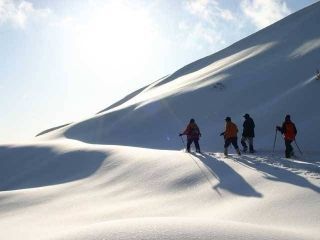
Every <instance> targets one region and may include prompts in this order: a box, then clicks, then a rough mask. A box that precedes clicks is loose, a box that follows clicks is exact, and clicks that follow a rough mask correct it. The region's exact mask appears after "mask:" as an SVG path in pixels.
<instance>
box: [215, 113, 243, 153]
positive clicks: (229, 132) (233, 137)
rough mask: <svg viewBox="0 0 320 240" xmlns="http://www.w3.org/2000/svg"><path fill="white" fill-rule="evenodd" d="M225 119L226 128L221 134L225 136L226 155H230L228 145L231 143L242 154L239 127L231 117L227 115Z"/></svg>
mask: <svg viewBox="0 0 320 240" xmlns="http://www.w3.org/2000/svg"><path fill="white" fill-rule="evenodd" d="M225 121H226V125H225V130H224V132H222V133H221V134H220V136H224V155H225V156H228V147H229V146H230V144H232V145H233V147H234V149H235V150H236V151H237V153H238V155H241V153H240V150H239V147H238V137H237V134H238V127H237V125H236V124H235V123H233V122H232V121H231V118H230V117H226V118H225Z"/></svg>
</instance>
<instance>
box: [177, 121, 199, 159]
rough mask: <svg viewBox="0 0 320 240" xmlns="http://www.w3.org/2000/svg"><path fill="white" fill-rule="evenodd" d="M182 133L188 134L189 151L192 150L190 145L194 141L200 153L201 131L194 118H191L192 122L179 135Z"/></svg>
mask: <svg viewBox="0 0 320 240" xmlns="http://www.w3.org/2000/svg"><path fill="white" fill-rule="evenodd" d="M182 135H187V151H188V152H190V146H191V144H192V142H194V145H195V146H196V152H199V153H200V145H199V138H200V137H201V133H200V129H199V127H198V125H197V124H196V122H195V120H194V119H193V118H191V119H190V122H189V124H188V126H187V128H186V129H185V130H184V131H183V133H180V134H179V136H182Z"/></svg>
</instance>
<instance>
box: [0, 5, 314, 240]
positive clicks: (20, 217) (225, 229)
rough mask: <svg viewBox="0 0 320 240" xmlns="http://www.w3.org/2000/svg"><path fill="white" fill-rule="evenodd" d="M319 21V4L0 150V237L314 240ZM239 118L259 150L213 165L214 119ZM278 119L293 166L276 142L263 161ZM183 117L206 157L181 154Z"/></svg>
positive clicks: (217, 146) (217, 127)
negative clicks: (294, 153)
mask: <svg viewBox="0 0 320 240" xmlns="http://www.w3.org/2000/svg"><path fill="white" fill-rule="evenodd" d="M319 19H320V3H317V4H314V5H312V6H310V7H308V8H306V9H304V10H302V11H300V12H298V13H296V14H293V15H291V16H289V17H287V18H286V19H284V20H282V21H280V22H278V23H276V24H274V25H272V26H270V27H268V28H266V29H264V30H262V31H260V32H258V33H256V34H254V35H252V36H250V37H248V38H246V39H243V40H242V41H240V42H238V43H235V44H234V45H232V46H230V47H229V48H226V49H224V50H222V51H220V52H218V53H216V54H213V55H211V56H208V57H206V58H203V59H200V60H198V61H196V62H194V63H191V64H189V65H187V66H185V67H184V68H182V69H180V70H178V71H177V72H175V73H174V74H172V75H170V76H167V77H165V78H163V79H160V80H158V81H156V82H154V83H152V84H150V85H149V86H146V87H144V88H141V89H139V90H137V91H135V92H133V93H131V94H129V95H128V96H127V97H125V98H124V99H122V100H120V101H118V102H117V103H115V104H113V105H112V106H110V107H108V108H106V109H105V110H102V111H101V112H100V113H99V114H97V115H96V116H94V117H92V118H89V119H86V120H83V121H82V122H78V123H72V124H70V125H65V126H62V127H57V128H52V129H49V130H46V131H43V132H42V133H41V134H39V135H40V136H39V137H38V138H37V139H36V140H35V141H34V142H30V143H26V144H20V145H2V146H0V228H1V231H0V239H25V240H28V239H46V240H48V239H51V240H53V239H54V240H58V239H59V240H62V239H64V240H71V239H77V240H79V239H80V240H81V239H86V240H88V239H89V240H91V239H126V240H128V239H183V240H188V239H210V240H211V239H217V240H231V239H232V240H233V239H246V240H247V239H248V240H253V239H262V240H267V239H268V240H271V239H272V240H275V239H277V240H284V239H286V240H295V239H300V240H316V239H319V228H320V218H319V216H320V202H319V194H320V160H319V157H318V156H319V154H318V153H319V150H318V147H317V140H318V138H319V137H318V135H319V130H320V127H319V124H318V122H319V120H320V114H319V113H320V112H319V111H318V110H317V109H318V108H317V102H318V101H319V100H320V99H319V98H320V97H319V93H318V92H319V91H320V82H319V81H316V80H315V78H314V72H315V69H316V68H318V67H320V66H317V65H319V64H320V63H319V61H318V60H319V58H318V57H319V56H320V32H319V31H317V29H318V26H320V24H319V23H320V22H319V21H320V20H319ZM246 112H248V113H250V114H251V115H252V116H253V118H254V120H255V122H256V125H257V131H256V135H257V138H256V139H255V144H256V148H257V149H258V150H259V151H258V153H257V154H255V155H250V154H249V155H242V156H240V157H238V156H232V157H231V158H223V157H222V154H221V153H219V151H221V149H222V144H223V140H222V139H221V138H220V137H219V136H218V134H219V133H220V132H221V130H222V129H223V126H224V118H225V116H227V115H228V116H231V117H232V118H233V119H234V120H235V122H236V123H237V124H238V125H239V127H241V123H242V121H243V118H242V115H243V114H244V113H246ZM287 113H290V114H291V115H292V118H293V120H294V121H295V123H296V125H297V127H298V131H299V135H298V142H299V144H300V145H301V148H302V150H303V151H304V155H303V156H301V159H300V160H288V159H285V158H283V157H282V155H283V146H282V144H283V143H282V142H281V140H280V136H278V141H277V148H276V152H275V153H272V152H271V149H272V144H273V139H274V133H275V125H276V124H280V123H281V121H282V120H283V117H284V115H285V114H287ZM191 117H193V118H195V119H196V121H197V122H198V124H199V126H200V128H201V130H202V134H203V137H202V138H201V141H200V143H201V146H202V148H203V150H205V151H206V152H205V153H204V154H198V155H196V154H187V153H185V152H183V151H180V150H181V149H182V148H183V143H182V142H181V139H180V138H179V137H178V136H177V135H178V133H179V132H180V131H181V130H182V129H183V128H184V127H185V125H186V123H187V122H188V121H189V119H190V118H191ZM280 144H281V145H280ZM177 150H178V151H177Z"/></svg>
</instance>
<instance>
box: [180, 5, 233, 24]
mask: <svg viewBox="0 0 320 240" xmlns="http://www.w3.org/2000/svg"><path fill="white" fill-rule="evenodd" d="M186 8H187V10H188V11H189V12H190V13H191V14H193V15H196V16H198V17H200V18H202V19H204V20H206V21H209V22H211V21H213V20H216V19H223V20H228V21H230V20H234V19H235V17H234V16H233V14H232V12H231V11H230V10H228V9H223V8H221V7H220V6H219V3H218V2H217V1H215V0H189V1H188V2H187V3H186Z"/></svg>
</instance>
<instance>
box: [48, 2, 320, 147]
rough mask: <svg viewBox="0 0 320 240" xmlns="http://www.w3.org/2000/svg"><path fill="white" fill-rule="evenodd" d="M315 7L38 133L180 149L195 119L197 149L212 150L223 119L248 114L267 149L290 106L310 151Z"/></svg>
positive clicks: (318, 41)
mask: <svg viewBox="0 0 320 240" xmlns="http://www.w3.org/2000/svg"><path fill="white" fill-rule="evenodd" d="M319 6H320V5H319V4H318V3H317V4H314V5H312V6H310V7H308V8H306V9H304V10H301V11H300V12H297V13H295V14H293V15H291V16H289V17H287V18H285V19H283V20H281V21H279V22H277V23H276V24H273V25H272V26H269V27H267V28H265V29H263V30H261V31H259V32H257V33H256V34H253V35H251V36H249V37H247V38H245V39H243V40H241V41H239V42H237V43H235V44H233V45H231V46H230V47H228V48H226V49H224V50H221V51H220V52H218V53H215V54H213V55H210V56H208V57H205V58H203V59H200V60H198V61H195V62H194V63H191V64H189V65H187V66H185V67H183V68H182V69H180V70H178V71H176V72H175V73H173V74H172V75H169V76H167V77H165V78H163V79H160V80H158V81H156V82H155V83H152V84H150V85H149V86H147V87H145V88H143V89H140V90H138V91H136V92H135V93H133V94H130V95H129V96H128V97H127V98H125V99H124V100H123V101H120V102H119V104H116V105H113V107H112V108H108V110H107V111H103V112H101V113H99V114H98V115H97V116H94V117H93V118H90V119H86V120H84V121H81V122H78V123H74V124H72V125H69V126H67V127H65V128H63V129H60V130H59V131H56V132H52V133H51V134H47V135H46V136H43V138H56V137H58V138H59V137H67V138H70V139H76V140H80V141H84V142H87V143H94V144H116V145H125V146H137V147H149V148H156V149H180V147H181V144H180V139H179V138H177V133H178V132H179V131H181V130H182V129H183V128H184V127H185V125H186V123H187V122H188V121H189V119H190V118H195V119H196V122H197V123H198V125H199V127H200V129H201V131H202V133H203V138H202V139H201V144H202V145H203V147H204V149H206V150H208V151H217V150H221V139H220V138H219V137H218V136H217V133H220V132H221V129H223V127H224V118H225V117H226V116H230V117H232V119H233V120H234V121H235V123H237V124H238V126H239V128H240V127H241V125H242V122H243V117H242V116H243V115H244V113H249V114H250V115H251V116H252V117H253V118H254V120H255V122H256V125H257V127H256V132H257V138H256V142H257V146H260V148H261V149H264V150H266V149H269V150H270V148H271V147H272V142H273V137H274V129H275V126H276V125H280V124H281V123H282V121H283V120H284V116H285V115H286V114H288V113H289V114H291V115H292V119H293V121H294V122H295V123H296V125H297V127H298V131H299V133H298V140H299V142H300V143H301V145H302V148H303V149H304V150H305V151H316V150H318V146H317V139H318V137H317V136H316V135H315V134H314V132H317V131H318V130H320V129H319V127H318V125H319V124H317V123H318V121H319V118H320V116H319V114H318V112H317V111H313V109H315V108H316V106H314V104H315V103H316V102H318V101H320V99H319V96H320V95H319V94H318V93H319V91H320V84H319V82H318V81H316V77H315V69H316V68H319V67H320V66H319V61H318V56H319V54H320V35H319V32H317V31H314V29H316V28H317V26H319V24H320V22H319ZM306 26H308V27H306ZM298 33H299V34H298ZM217 86H222V89H220V88H217ZM219 90H221V91H219ZM222 90H223V91H222ZM305 106H310V107H309V108H306V107H305ZM159 123H161V124H159ZM302 129H303V130H302Z"/></svg>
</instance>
